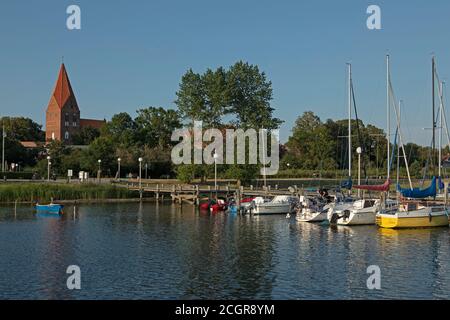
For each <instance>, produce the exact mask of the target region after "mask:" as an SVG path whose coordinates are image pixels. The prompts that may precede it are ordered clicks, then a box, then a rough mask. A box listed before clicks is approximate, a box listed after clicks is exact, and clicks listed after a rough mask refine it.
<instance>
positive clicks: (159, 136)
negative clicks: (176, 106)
mask: <svg viewBox="0 0 450 320" xmlns="http://www.w3.org/2000/svg"><path fill="white" fill-rule="evenodd" d="M137 113H138V116H137V118H136V119H135V123H136V129H137V131H138V139H139V142H140V144H141V145H148V146H150V147H151V148H154V147H160V148H166V147H169V146H170V145H171V144H172V142H171V136H172V132H173V131H174V130H175V129H178V128H180V127H181V126H182V124H181V121H180V115H179V113H178V112H177V111H176V110H172V109H167V110H166V109H164V108H161V107H149V108H146V109H140V110H138V112H137Z"/></svg>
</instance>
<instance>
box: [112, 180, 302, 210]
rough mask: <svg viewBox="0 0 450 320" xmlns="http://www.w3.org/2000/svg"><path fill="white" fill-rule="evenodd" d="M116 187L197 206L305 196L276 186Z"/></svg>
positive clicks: (131, 185)
mask: <svg viewBox="0 0 450 320" xmlns="http://www.w3.org/2000/svg"><path fill="white" fill-rule="evenodd" d="M118 185H121V186H124V187H127V188H128V189H129V190H135V191H139V192H140V194H141V197H143V195H146V196H153V197H154V198H155V199H156V200H157V201H164V200H165V199H168V198H169V199H171V200H172V202H175V203H179V204H182V203H189V204H192V205H198V204H199V203H200V201H202V200H206V199H208V198H214V197H216V196H217V197H231V196H232V197H235V199H236V202H237V203H239V202H240V199H242V198H245V197H258V196H259V197H274V196H278V195H291V196H300V195H303V194H305V192H304V190H303V189H299V188H297V186H292V187H289V188H285V189H279V188H278V186H277V185H275V186H270V185H269V186H267V187H262V188H255V187H253V186H249V187H246V188H245V187H243V186H241V187H231V186H228V185H227V186H220V185H218V186H217V189H214V187H212V186H210V185H190V184H150V183H142V184H141V185H140V184H139V182H127V183H125V184H124V183H118Z"/></svg>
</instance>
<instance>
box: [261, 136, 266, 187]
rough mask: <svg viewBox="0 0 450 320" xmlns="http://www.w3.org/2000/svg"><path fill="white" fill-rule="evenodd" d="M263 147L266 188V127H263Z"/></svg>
mask: <svg viewBox="0 0 450 320" xmlns="http://www.w3.org/2000/svg"><path fill="white" fill-rule="evenodd" d="M262 133H263V136H262V149H263V168H264V170H263V173H264V174H263V178H264V188H266V186H267V179H266V137H267V135H266V129H262Z"/></svg>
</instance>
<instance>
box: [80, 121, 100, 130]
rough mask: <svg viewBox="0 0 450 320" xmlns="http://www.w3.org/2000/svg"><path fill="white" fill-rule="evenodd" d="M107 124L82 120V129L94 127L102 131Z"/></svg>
mask: <svg viewBox="0 0 450 320" xmlns="http://www.w3.org/2000/svg"><path fill="white" fill-rule="evenodd" d="M105 123H106V120H94V119H80V127H81V128H85V127H92V128H96V129H100V128H101V127H103V126H104V125H105Z"/></svg>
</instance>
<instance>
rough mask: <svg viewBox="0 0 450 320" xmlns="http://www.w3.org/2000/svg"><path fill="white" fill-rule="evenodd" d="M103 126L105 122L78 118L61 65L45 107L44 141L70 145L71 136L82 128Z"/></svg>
mask: <svg viewBox="0 0 450 320" xmlns="http://www.w3.org/2000/svg"><path fill="white" fill-rule="evenodd" d="M104 124H105V120H92V119H81V118H80V109H79V107H78V103H77V99H76V98H75V94H74V93H73V90H72V86H71V84H70V81H69V76H68V75H67V71H66V67H65V65H64V63H63V64H62V65H61V68H60V70H59V74H58V79H57V80H56V84H55V88H54V89H53V93H52V96H51V97H50V101H49V103H48V106H47V112H46V121H45V140H46V141H51V140H60V141H63V142H64V143H65V144H71V142H72V136H73V135H74V134H77V133H78V132H79V131H80V130H81V129H82V128H83V127H93V128H97V129H100V128H101V127H102V126H103V125H104Z"/></svg>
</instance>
